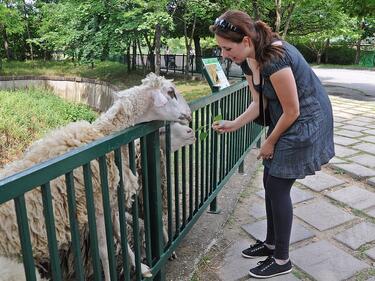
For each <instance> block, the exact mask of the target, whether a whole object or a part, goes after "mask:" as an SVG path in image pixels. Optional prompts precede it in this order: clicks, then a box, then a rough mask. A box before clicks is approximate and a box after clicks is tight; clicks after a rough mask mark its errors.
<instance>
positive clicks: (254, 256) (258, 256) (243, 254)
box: [241, 253, 268, 259]
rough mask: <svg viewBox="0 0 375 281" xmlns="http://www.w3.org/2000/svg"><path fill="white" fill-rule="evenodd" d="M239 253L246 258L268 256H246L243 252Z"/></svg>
mask: <svg viewBox="0 0 375 281" xmlns="http://www.w3.org/2000/svg"><path fill="white" fill-rule="evenodd" d="M241 255H242V256H243V257H244V258H246V259H256V258H262V257H263V258H264V257H268V256H248V255H245V254H244V253H241Z"/></svg>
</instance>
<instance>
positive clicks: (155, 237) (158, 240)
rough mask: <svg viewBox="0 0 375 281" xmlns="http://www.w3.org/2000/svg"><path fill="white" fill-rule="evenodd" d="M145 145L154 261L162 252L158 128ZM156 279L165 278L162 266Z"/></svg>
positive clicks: (161, 280)
mask: <svg viewBox="0 0 375 281" xmlns="http://www.w3.org/2000/svg"><path fill="white" fill-rule="evenodd" d="M146 145H147V156H148V161H147V171H148V188H149V190H148V192H149V209H150V228H151V233H152V235H151V254H152V258H153V259H154V260H156V261H158V260H159V258H160V256H161V255H162V253H163V247H164V245H163V234H162V227H163V221H162V212H161V210H162V207H163V206H162V204H161V190H160V144H159V130H156V131H155V132H153V133H151V134H149V135H147V136H146ZM153 280H156V281H163V280H165V269H164V267H162V268H161V269H160V271H159V272H158V273H157V274H156V276H155V277H154V278H153Z"/></svg>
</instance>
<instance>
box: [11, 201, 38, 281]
mask: <svg viewBox="0 0 375 281" xmlns="http://www.w3.org/2000/svg"><path fill="white" fill-rule="evenodd" d="M14 206H15V209H16V216H17V224H18V234H19V237H20V242H21V249H22V261H23V266H24V268H25V275H26V280H27V281H36V276H35V265H34V259H33V250H32V247H31V240H30V232H29V224H28V222H27V212H26V203H25V197H24V195H21V196H19V197H16V198H15V199H14Z"/></svg>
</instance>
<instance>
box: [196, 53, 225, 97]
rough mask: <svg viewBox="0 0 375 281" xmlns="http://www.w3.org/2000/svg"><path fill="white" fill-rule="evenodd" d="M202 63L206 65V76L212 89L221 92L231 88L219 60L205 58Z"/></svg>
mask: <svg viewBox="0 0 375 281" xmlns="http://www.w3.org/2000/svg"><path fill="white" fill-rule="evenodd" d="M202 62H203V65H204V68H203V70H204V75H205V77H206V79H207V81H208V84H209V85H210V87H211V89H213V88H218V89H220V90H221V89H224V88H226V87H228V86H230V84H229V81H228V79H227V77H226V76H225V73H224V70H223V68H222V67H221V64H220V62H219V60H218V59H217V58H205V59H202Z"/></svg>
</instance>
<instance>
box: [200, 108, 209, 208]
mask: <svg viewBox="0 0 375 281" xmlns="http://www.w3.org/2000/svg"><path fill="white" fill-rule="evenodd" d="M200 112H201V126H202V127H203V126H205V123H206V121H207V119H208V118H206V120H205V114H204V107H202V108H201V109H200ZM206 117H207V116H206ZM206 124H209V123H208V122H207V123H206ZM204 128H205V131H206V132H208V131H209V127H208V128H207V127H206V126H205V127H204ZM207 138H208V136H207V137H206V139H207ZM206 139H202V140H201V139H200V140H199V142H200V143H201V153H200V204H199V206H202V205H203V201H204V164H205V162H204V155H205V153H207V151H206V150H205V147H204V143H205V140H206Z"/></svg>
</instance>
